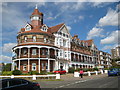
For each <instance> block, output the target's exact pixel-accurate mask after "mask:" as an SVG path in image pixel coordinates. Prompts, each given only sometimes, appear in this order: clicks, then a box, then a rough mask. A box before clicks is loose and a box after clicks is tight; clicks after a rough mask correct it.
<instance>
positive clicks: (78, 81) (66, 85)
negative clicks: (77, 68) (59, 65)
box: [56, 79, 91, 88]
mask: <svg viewBox="0 0 120 90" xmlns="http://www.w3.org/2000/svg"><path fill="white" fill-rule="evenodd" d="M89 80H91V79H88V80H82V81H77V82H74V83H69V84H67V85H62V86H59V87H56V88H62V87H66V86H70V85H73V84H77V83H83V82H86V81H89Z"/></svg>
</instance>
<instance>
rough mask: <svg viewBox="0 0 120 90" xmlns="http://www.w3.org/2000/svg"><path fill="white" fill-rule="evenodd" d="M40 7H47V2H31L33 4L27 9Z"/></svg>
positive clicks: (28, 5) (29, 4)
mask: <svg viewBox="0 0 120 90" xmlns="http://www.w3.org/2000/svg"><path fill="white" fill-rule="evenodd" d="M36 5H37V6H38V8H39V7H41V6H45V0H43V2H31V3H28V4H27V7H28V8H30V7H35V6H36Z"/></svg>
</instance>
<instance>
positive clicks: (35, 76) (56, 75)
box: [0, 74, 60, 80]
mask: <svg viewBox="0 0 120 90" xmlns="http://www.w3.org/2000/svg"><path fill="white" fill-rule="evenodd" d="M20 77H22V78H24V77H31V78H32V80H36V79H37V77H48V78H49V77H56V79H60V74H51V75H31V76H14V75H11V76H0V78H20Z"/></svg>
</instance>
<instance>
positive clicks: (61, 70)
mask: <svg viewBox="0 0 120 90" xmlns="http://www.w3.org/2000/svg"><path fill="white" fill-rule="evenodd" d="M54 73H60V74H65V73H66V70H64V69H58V70H55V71H54Z"/></svg>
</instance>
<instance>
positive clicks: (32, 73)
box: [28, 71, 39, 75]
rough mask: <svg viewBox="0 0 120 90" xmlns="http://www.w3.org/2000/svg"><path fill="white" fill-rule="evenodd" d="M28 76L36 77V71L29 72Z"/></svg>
mask: <svg viewBox="0 0 120 90" xmlns="http://www.w3.org/2000/svg"><path fill="white" fill-rule="evenodd" d="M28 74H29V75H38V74H39V73H38V72H37V71H30V72H29V73H28Z"/></svg>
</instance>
